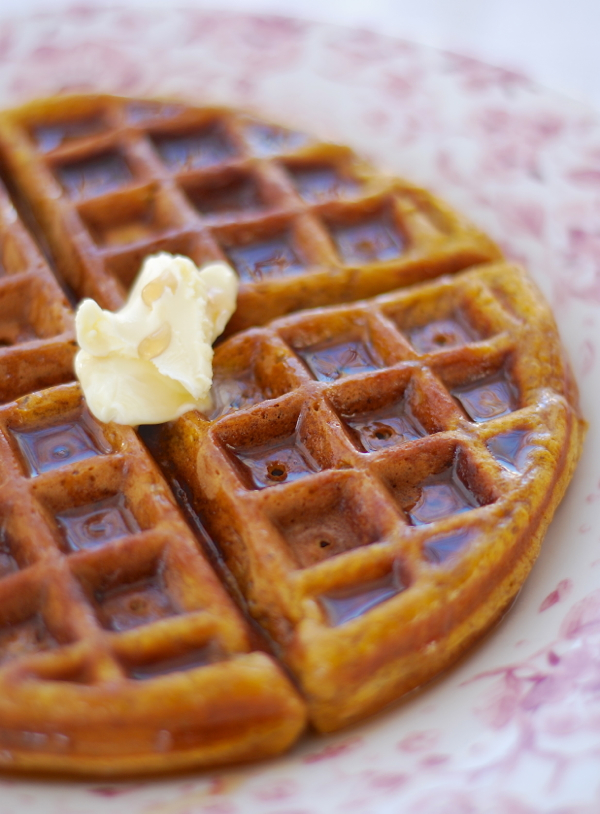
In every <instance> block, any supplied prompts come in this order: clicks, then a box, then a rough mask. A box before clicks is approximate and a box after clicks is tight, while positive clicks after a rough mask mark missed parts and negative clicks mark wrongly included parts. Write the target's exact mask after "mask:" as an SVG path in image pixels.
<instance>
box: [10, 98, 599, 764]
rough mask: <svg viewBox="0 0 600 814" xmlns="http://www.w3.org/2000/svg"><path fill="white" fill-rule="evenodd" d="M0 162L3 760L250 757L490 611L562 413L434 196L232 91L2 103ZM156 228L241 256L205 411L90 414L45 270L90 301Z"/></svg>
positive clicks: (533, 299)
mask: <svg viewBox="0 0 600 814" xmlns="http://www.w3.org/2000/svg"><path fill="white" fill-rule="evenodd" d="M0 155H1V157H2V164H3V168H4V170H3V171H4V176H5V179H6V182H7V185H8V187H9V189H10V193H11V196H12V199H13V200H14V201H15V202H16V204H17V207H18V209H19V211H20V213H21V214H22V216H23V217H24V218H25V220H26V223H27V227H28V228H29V229H30V230H31V231H32V232H33V234H34V236H35V238H36V240H37V243H38V245H39V246H42V247H43V248H44V249H45V251H46V254H47V257H48V258H49V259H50V263H51V266H52V271H51V270H50V268H49V267H48V265H47V263H46V260H45V259H43V257H42V255H41V254H40V252H39V251H38V249H37V248H36V246H35V243H34V241H33V240H32V238H31V236H30V235H29V234H28V231H27V229H26V228H25V227H24V226H23V225H22V224H21V223H20V222H19V218H18V217H17V215H16V213H15V210H14V208H13V205H12V204H11V202H10V199H9V197H8V196H7V195H5V194H4V193H1V198H0V204H1V206H0V231H1V234H2V240H3V247H4V248H3V263H4V267H5V270H6V272H7V273H6V276H5V277H3V278H2V279H0V309H1V310H0V330H4V329H3V326H4V325H6V326H7V327H6V330H5V333H6V336H7V341H6V343H5V344H6V347H4V348H2V349H0V365H4V366H5V367H4V368H3V369H4V370H5V371H7V374H10V375H6V376H5V377H4V382H3V384H2V390H1V391H0V397H1V399H0V401H1V402H2V403H3V404H4V406H1V407H0V471H1V474H2V479H3V490H2V495H1V497H0V518H1V520H2V524H1V527H0V528H1V537H0V544H1V550H0V574H1V577H2V578H1V579H0V688H1V692H0V765H3V766H5V767H11V768H13V769H21V768H25V769H44V770H52V771H60V772H86V773H96V774H118V773H126V772H156V771H168V770H172V769H176V768H180V767H186V766H207V765H213V764H216V763H224V762H231V761H236V760H243V759H251V758H260V757H265V756H268V755H271V754H275V753H277V752H279V751H282V750H283V749H285V748H287V747H288V746H289V745H290V744H291V743H292V742H294V740H295V739H296V738H297V737H298V735H299V734H300V732H301V731H302V730H303V729H304V726H305V722H306V719H307V716H308V719H309V721H310V722H311V724H312V725H313V726H314V727H316V728H317V729H319V730H322V731H329V730H334V729H337V728H339V727H342V726H344V725H347V724H348V723H350V722H352V721H355V720H358V719H360V718H363V717H364V716H366V715H367V714H369V713H371V712H373V711H375V710H377V709H379V708H381V707H382V706H384V705H385V704H387V703H389V702H390V701H392V700H394V699H396V698H398V697H400V696H401V695H402V694H403V693H405V692H407V691H408V690H410V689H412V688H414V687H416V686H418V685H419V684H421V683H423V682H424V681H426V680H428V679H430V678H431V677H433V676H434V675H436V674H437V673H439V672H440V671H441V670H442V669H444V668H445V667H446V666H448V665H449V664H450V663H452V662H453V661H454V660H455V659H456V658H457V657H458V656H459V655H460V654H462V653H463V652H464V651H465V650H466V649H467V648H468V647H469V645H470V644H472V643H473V642H474V641H475V640H476V639H477V638H478V637H480V636H481V635H482V634H483V633H484V632H485V631H486V630H488V629H489V627H490V626H491V625H492V624H493V622H494V621H495V620H496V619H498V618H499V616H500V615H501V614H502V613H503V611H504V610H505V609H506V608H507V606H508V605H509V604H510V602H511V601H512V599H513V598H514V596H515V594H516V593H517V591H518V590H519V587H520V586H521V584H522V582H523V580H524V579H525V577H526V576H527V573H528V572H529V570H530V568H531V565H532V563H533V561H534V559H535V557H536V556H537V553H538V551H539V547H540V544H541V540H542V537H543V534H544V531H545V529H546V527H547V525H548V523H549V522H550V519H551V517H552V514H553V512H554V509H555V508H556V506H557V504H558V502H559V501H560V499H561V497H562V495H563V493H564V490H565V488H566V486H567V484H568V482H569V479H570V477H571V475H572V472H573V469H574V466H575V464H576V461H577V458H578V456H579V453H580V448H581V443H582V437H583V430H584V424H583V421H582V420H581V418H580V416H579V413H578V407H577V394H576V388H575V386H574V384H573V382H572V380H571V378H570V375H569V369H568V365H567V364H566V362H565V360H564V356H563V352H562V349H561V345H560V341H559V338H558V334H557V331H556V327H555V324H554V322H553V319H552V316H551V314H550V312H549V309H548V307H547V306H546V304H545V303H544V301H543V299H542V297H541V295H540V293H539V291H537V289H536V288H535V286H534V285H533V284H532V283H531V281H530V280H529V278H528V277H527V275H526V274H525V273H524V272H523V271H522V270H520V269H518V268H516V267H514V266H512V265H510V264H508V263H505V262H504V261H502V259H501V256H500V253H499V252H498V250H497V249H496V247H495V246H494V245H493V243H492V242H491V241H490V240H489V239H488V238H486V237H485V236H484V235H482V234H481V233H480V232H478V231H477V230H476V229H475V228H474V227H472V226H470V225H469V224H468V223H466V222H465V221H464V220H463V219H462V218H460V217H459V216H457V215H456V214H454V213H453V212H452V211H450V210H449V209H448V208H447V207H446V206H445V205H444V204H442V203H440V202H439V201H438V200H437V199H435V198H434V197H433V196H431V195H430V194H429V193H427V192H424V191H422V190H419V189H417V188H415V187H413V186H411V185H410V184H408V183H406V182H404V181H402V180H400V179H396V178H390V177H387V176H383V175H379V174H377V173H376V172H375V171H374V170H373V169H372V168H370V167H368V166H367V165H365V164H364V163H363V162H361V161H360V160H359V159H357V158H356V157H355V156H354V155H353V154H352V153H351V152H350V151H349V150H347V149H346V148H341V147H337V146H333V145H329V144H322V143H319V142H316V141H315V140H313V139H310V138H309V137H307V136H305V135H303V134H299V133H295V132H292V131H289V130H285V129H284V128H281V127H278V126H275V125H271V124H269V123H266V122H261V121H258V120H256V119H254V118H251V117H249V116H247V115H245V114H241V113H237V112H235V111H230V110H222V109H214V108H211V109H204V108H191V107H186V106H184V105H181V104H179V103H177V104H175V103H173V104H171V103H162V102H149V101H144V100H127V99H115V98H113V97H104V96H100V97H82V96H77V97H65V98H62V99H52V100H48V101H44V102H37V103H34V104H31V105H29V106H26V107H24V108H21V109H19V110H16V111H9V112H8V113H5V114H3V115H2V116H0ZM163 250H164V251H171V252H174V253H183V254H186V255H188V256H190V257H192V259H193V260H195V261H196V262H197V263H199V264H203V263H206V262H208V261H210V260H215V259H226V260H228V261H229V262H230V263H231V264H232V266H233V267H234V269H235V270H236V272H237V274H238V276H239V278H240V296H239V302H238V309H237V311H236V313H235V315H234V317H233V318H232V320H231V322H230V324H229V326H228V333H229V335H230V336H229V338H227V339H226V340H225V341H223V342H221V343H220V344H219V345H218V347H217V348H216V352H215V360H214V386H213V408H212V411H211V412H210V413H207V414H201V413H198V412H191V413H188V414H186V415H185V416H183V417H182V418H180V419H178V420H177V421H175V422H171V423H170V424H167V425H163V426H159V427H154V428H140V429H139V430H138V431H134V430H132V429H130V428H124V427H119V426H116V425H101V424H100V423H99V422H98V421H96V420H95V419H94V418H93V417H92V416H91V415H90V414H89V412H88V411H87V409H86V406H85V401H84V399H83V397H82V394H81V392H80V389H79V387H78V385H77V384H75V383H72V355H73V335H72V315H71V312H70V308H69V306H68V304H67V302H66V300H65V297H64V295H63V293H62V292H61V290H60V288H59V286H58V285H57V283H56V282H55V280H54V278H53V274H52V272H54V273H55V274H56V276H57V278H58V279H59V280H60V282H61V284H62V286H63V288H64V290H65V291H66V292H67V294H68V295H69V296H70V298H71V300H72V302H73V303H74V302H76V301H77V300H78V299H80V298H81V297H83V296H92V297H94V298H95V299H96V300H97V301H98V302H99V304H100V305H102V306H103V307H109V308H116V307H118V306H120V305H121V304H122V302H123V299H124V297H125V294H126V292H127V289H128V287H129V285H130V283H131V282H132V280H133V279H134V277H135V275H136V274H137V272H138V270H139V267H140V263H141V260H142V259H143V258H144V257H145V256H146V255H148V254H151V253H153V252H156V251H163ZM16 258H18V259H16ZM4 303H6V305H5V304H4ZM40 359H42V362H41V363H40ZM69 382H71V383H69ZM161 470H162V474H161ZM177 504H178V505H177Z"/></svg>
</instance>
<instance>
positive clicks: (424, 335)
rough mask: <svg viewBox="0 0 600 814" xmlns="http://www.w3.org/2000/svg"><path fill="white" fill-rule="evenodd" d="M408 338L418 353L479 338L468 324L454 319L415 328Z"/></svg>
mask: <svg viewBox="0 0 600 814" xmlns="http://www.w3.org/2000/svg"><path fill="white" fill-rule="evenodd" d="M408 338H409V340H410V343H411V345H412V346H413V348H414V349H415V350H416V351H417V353H432V352H435V351H438V350H445V349H446V348H456V347H459V346H460V345H466V344H468V343H469V342H473V341H474V340H475V339H477V337H476V336H475V335H474V334H473V332H472V331H470V330H469V329H468V328H467V327H466V325H463V324H461V323H460V322H459V321H457V320H454V319H440V320H437V321H436V322H430V323H429V325H424V326H423V327H422V328H415V330H413V331H411V332H410V333H409V335H408Z"/></svg>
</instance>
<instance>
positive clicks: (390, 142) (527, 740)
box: [0, 6, 600, 814]
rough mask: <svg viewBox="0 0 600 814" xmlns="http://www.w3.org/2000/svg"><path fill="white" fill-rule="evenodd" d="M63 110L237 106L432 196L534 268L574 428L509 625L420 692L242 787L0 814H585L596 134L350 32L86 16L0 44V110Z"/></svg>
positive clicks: (546, 99)
mask: <svg viewBox="0 0 600 814" xmlns="http://www.w3.org/2000/svg"><path fill="white" fill-rule="evenodd" d="M69 90H90V91H100V90H101V91H109V92H113V93H121V94H132V95H137V94H148V95H162V96H164V95H168V96H177V97H181V98H183V99H189V100H193V101H196V102H202V103H213V102H217V103H220V104H226V105H235V106H241V107H244V108H247V109H249V110H252V111H255V112H257V113H259V114H260V115H264V116H266V117H270V118H273V119H276V120H279V121H280V122H282V123H285V124H287V125H289V126H291V127H297V128H300V129H306V130H309V131H312V132H314V133H316V134H317V135H319V136H320V137H321V138H325V139H331V140H334V141H340V142H342V143H347V144H351V145H352V146H353V147H354V148H355V149H356V150H357V151H359V152H360V153H362V154H363V155H366V156H367V157H368V158H370V159H372V160H373V161H374V162H376V163H377V164H378V165H380V166H382V167H384V168H387V169H389V170H391V171H393V172H395V173H398V174H401V175H404V176H406V177H408V178H409V179H410V180H413V181H416V182H417V183H419V184H423V185H425V186H427V187H429V188H431V189H432V190H434V191H435V192H437V193H439V194H441V195H442V196H443V197H445V198H446V199H447V200H449V201H450V202H451V203H452V204H454V205H455V206H456V207H457V208H458V209H460V210H461V211H463V212H464V213H466V214H467V215H469V216H470V217H471V218H472V219H473V220H474V221H476V222H477V223H478V224H479V225H481V226H482V227H483V228H484V229H486V230H487V232H488V233H489V234H491V235H492V236H493V237H494V238H495V239H496V240H498V242H499V243H500V244H501V245H502V246H503V248H504V249H505V251H506V253H507V255H508V256H510V257H512V258H516V259H518V260H519V261H522V262H524V263H525V264H526V265H527V266H528V267H529V269H530V271H531V273H532V274H533V276H534V277H535V279H536V280H537V282H538V283H539V285H540V287H541V288H542V289H543V291H544V293H545V294H546V296H547V297H548V299H549V300H550V302H551V304H552V305H553V307H554V311H555V314H556V317H557V321H558V323H559V328H560V331H561V334H562V336H563V339H564V342H565V345H566V347H567V349H568V352H569V354H570V357H571V360H572V363H573V367H574V371H575V375H576V378H577V379H578V381H579V384H580V388H581V394H582V406H583V411H584V414H585V415H586V416H587V417H588V419H590V424H591V426H590V431H589V435H588V439H587V443H586V447H585V452H584V456H583V460H582V461H581V464H580V466H579V469H578V470H577V473H576V475H575V478H574V481H573V482H572V484H571V487H570V489H569V491H568V493H567V496H566V498H565V500H564V501H563V503H562V504H561V506H560V508H559V510H558V512H557V514H556V517H555V520H554V522H553V523H552V526H551V528H550V531H549V533H548V535H547V537H546V541H545V543H544V546H543V549H542V554H541V556H540V558H539V560H538V563H537V564H536V566H535V568H534V571H533V573H532V575H531V577H530V579H529V580H528V582H527V583H526V585H525V587H524V589H523V590H522V592H521V594H520V596H519V598H518V600H517V601H516V603H515V605H514V606H513V608H512V610H511V611H510V613H509V614H508V615H507V617H506V618H505V619H504V620H503V621H502V623H501V624H500V625H499V626H498V627H497V628H496V629H495V630H494V631H492V633H491V634H490V635H488V637H487V638H486V639H485V641H484V642H483V643H482V644H481V645H479V647H478V648H477V649H476V650H474V651H471V653H470V654H469V655H468V656H467V657H466V658H464V659H463V660H462V661H461V662H460V664H459V665H458V666H456V667H455V668H454V669H453V670H451V671H450V672H448V673H446V674H444V675H443V676H442V677H441V678H439V679H438V680H437V681H435V682H433V683H432V684H430V685H429V686H428V687H426V688H424V689H422V690H420V691H419V692H417V693H414V694H413V695H412V696H411V697H409V698H408V699H406V700H404V701H403V702H401V703H399V704H398V705H396V706H395V707H393V708H392V709H388V710H386V711H385V712H384V713H382V714H381V715H379V716H377V717H376V718H374V719H371V720H370V721H368V722H367V723H365V724H363V725H362V726H359V727H355V728H353V729H352V730H347V731H345V732H343V733H340V734H338V735H336V736H332V737H327V738H316V737H314V738H311V737H307V738H306V739H305V740H304V741H303V742H302V743H300V744H299V745H298V746H297V747H296V748H295V750H294V751H293V752H292V753H291V754H289V755H287V756H284V757H282V758H279V759H277V760H273V761H270V762H266V763H262V764H259V765H255V766H250V767H242V768H235V769H230V770H225V771H217V772H210V773H208V774H206V773H198V774H196V775H186V776H181V777H177V778H171V779H167V780H156V781H151V782H148V781H144V782H134V781H132V782H125V783H117V784H105V783H89V782H80V781H73V782H62V781H61V782H44V781H36V780H24V779H13V778H4V779H2V780H0V802H1V804H2V805H1V810H2V812H3V814H13V812H22V811H24V810H26V811H27V812H30V814H55V813H56V814H59V812H60V814H84V812H85V814H101V812H114V811H115V810H121V811H125V810H126V811H127V812H130V814H191V813H192V812H193V814H331V813H332V812H338V811H339V812H352V813H353V814H388V812H389V813H390V814H392V812H394V813H395V814H397V812H399V811H402V812H403V814H412V813H413V812H415V814H416V812H418V814H457V813H459V812H464V813H465V814H469V813H470V812H482V811H485V812H490V813H491V814H503V813H504V812H506V811H509V810H510V811H511V812H518V813H519V814H537V813H538V812H550V811H552V812H558V811H559V810H560V811H561V812H566V811H568V812H569V814H592V812H593V811H597V810H598V809H597V804H598V801H600V773H599V772H598V760H599V754H600V588H599V587H598V586H599V585H600V546H599V533H600V454H599V453H600V438H599V435H598V427H597V423H596V422H595V411H596V399H597V394H598V384H597V373H598V348H600V122H599V120H598V119H597V118H596V116H595V115H594V114H593V113H592V112H590V111H588V110H587V109H586V108H584V107H581V106H579V105H578V104H576V103H572V102H570V101H568V100H566V99H563V98H561V97H558V96H556V95H554V94H552V93H550V92H548V91H546V90H542V89H540V88H539V87H537V86H535V85H533V84H532V83H530V82H529V81H528V80H527V78H525V77H523V76H520V75H518V74H516V73H513V72H510V71H506V70H501V69H497V68H492V67H489V66H487V65H484V64H482V63H479V62H476V61H473V60H471V59H466V58H463V57H460V56H456V55H451V54H446V53H441V52H438V51H434V50H431V49H428V48H425V47H422V46H417V45H414V44H411V43H408V42H402V41H399V40H397V39H392V38H386V37H384V36H381V35H376V34H373V33H368V32H365V31H361V30H355V29H347V28H338V27H335V26H325V25H320V24H314V23H308V22H305V21H299V20H293V19H286V18H277V17H267V16H257V15H239V14H226V13H218V12H214V11H206V10H202V9H198V8H196V9H190V10H169V11H166V10H165V11H160V10H158V11H155V12H152V13H150V12H147V11H144V12H141V11H137V10H106V9H96V10H94V9H93V8H89V7H85V6H81V7H78V8H76V9H73V10H71V11H70V12H67V13H62V14H60V15H57V14H39V15H35V16H31V17H28V18H27V19H21V20H17V19H13V20H8V21H7V22H5V23H3V26H2V29H1V31H0V104H1V105H2V106H7V105H11V104H16V103H19V102H21V101H24V100H27V99H29V98H32V97H35V96H40V95H45V94H51V93H57V92H61V91H69ZM594 801H595V802H596V805H595V804H594Z"/></svg>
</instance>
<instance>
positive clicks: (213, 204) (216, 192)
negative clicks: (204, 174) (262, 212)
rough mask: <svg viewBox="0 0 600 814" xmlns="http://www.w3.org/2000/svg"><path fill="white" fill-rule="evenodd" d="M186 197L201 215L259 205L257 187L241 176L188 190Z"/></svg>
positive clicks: (258, 207) (251, 181) (246, 208)
mask: <svg viewBox="0 0 600 814" xmlns="http://www.w3.org/2000/svg"><path fill="white" fill-rule="evenodd" d="M187 195H188V198H189V199H190V200H191V202H192V204H193V205H194V207H195V208H196V209H197V210H198V212H200V214H201V215H218V214H223V213H227V212H237V211H239V210H245V211H248V210H253V209H254V210H256V209H260V207H261V200H260V196H259V193H258V188H257V186H256V184H255V183H254V181H253V180H252V179H251V178H249V177H245V176H242V177H240V178H235V179H234V180H231V179H229V180H227V181H221V183H218V184H214V185H212V186H210V187H208V186H207V187H200V188H198V189H192V190H189V191H188V193H187Z"/></svg>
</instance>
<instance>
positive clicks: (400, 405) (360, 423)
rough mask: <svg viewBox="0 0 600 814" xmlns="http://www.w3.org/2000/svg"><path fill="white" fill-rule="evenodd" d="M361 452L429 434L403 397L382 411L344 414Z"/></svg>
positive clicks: (405, 441)
mask: <svg viewBox="0 0 600 814" xmlns="http://www.w3.org/2000/svg"><path fill="white" fill-rule="evenodd" d="M343 420H344V423H345V424H346V425H347V426H348V427H349V428H350V430H351V435H352V437H353V438H354V439H355V441H356V443H357V446H358V448H359V449H360V450H361V452H377V451H378V450H380V449H384V448H386V447H392V446H395V445H396V444H405V443H407V442H408V441H415V440H416V439H417V438H422V437H423V436H425V435H427V431H426V430H425V429H424V428H423V427H422V426H421V424H420V423H419V421H418V420H417V419H416V418H415V416H413V415H412V413H411V412H410V410H409V409H408V406H407V404H406V399H402V400H400V401H398V402H395V403H394V404H392V405H389V406H387V407H385V408H383V409H381V410H377V411H374V412H372V413H361V414H356V415H353V416H343Z"/></svg>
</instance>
